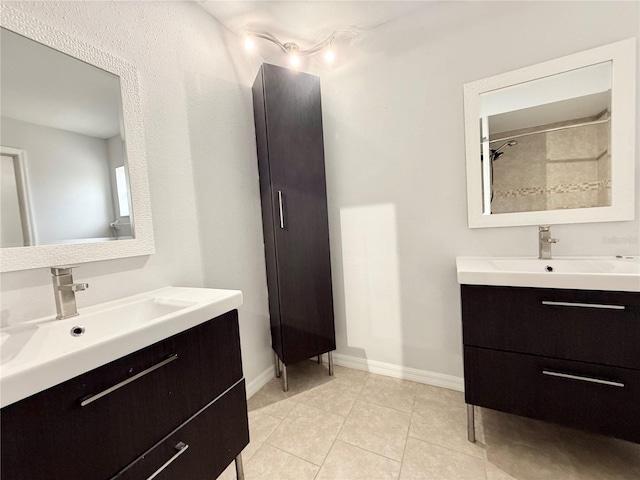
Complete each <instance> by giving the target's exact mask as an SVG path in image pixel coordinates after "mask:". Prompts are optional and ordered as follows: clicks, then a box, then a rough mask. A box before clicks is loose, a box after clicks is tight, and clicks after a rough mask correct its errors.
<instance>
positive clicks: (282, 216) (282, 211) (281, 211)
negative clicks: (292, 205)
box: [278, 190, 284, 228]
mask: <svg viewBox="0 0 640 480" xmlns="http://www.w3.org/2000/svg"><path fill="white" fill-rule="evenodd" d="M278 207H279V208H280V228H284V206H283V204H282V191H281V190H278Z"/></svg>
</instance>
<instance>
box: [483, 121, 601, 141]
mask: <svg viewBox="0 0 640 480" xmlns="http://www.w3.org/2000/svg"><path fill="white" fill-rule="evenodd" d="M610 120H611V116H609V117H607V118H605V119H604V120H593V121H592V122H586V123H578V124H576V125H565V126H564V127H554V128H546V129H544V130H537V131H535V132H528V133H520V134H518V135H511V136H509V137H502V138H496V139H495V140H489V139H488V138H483V139H482V143H485V142H489V143H495V142H504V141H505V140H511V139H512V138H520V137H528V136H529V135H537V134H538V133H547V132H556V131H558V130H566V129H567V128H578V127H586V126H588V125H597V124H599V123H607V122H608V121H610Z"/></svg>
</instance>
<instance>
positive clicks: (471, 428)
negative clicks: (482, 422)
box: [467, 404, 476, 443]
mask: <svg viewBox="0 0 640 480" xmlns="http://www.w3.org/2000/svg"><path fill="white" fill-rule="evenodd" d="M467 439H468V440H469V441H470V442H471V443H476V423H475V412H474V411H473V405H469V404H467Z"/></svg>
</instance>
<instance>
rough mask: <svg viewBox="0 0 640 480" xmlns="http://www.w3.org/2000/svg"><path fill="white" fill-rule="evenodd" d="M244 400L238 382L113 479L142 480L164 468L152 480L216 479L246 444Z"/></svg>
mask: <svg viewBox="0 0 640 480" xmlns="http://www.w3.org/2000/svg"><path fill="white" fill-rule="evenodd" d="M245 399H246V392H245V384H244V380H242V381H241V382H239V383H238V384H236V386H235V387H233V388H232V389H231V390H230V391H229V392H227V393H226V394H225V395H223V396H222V397H220V398H219V399H217V400H216V401H215V402H213V403H212V404H211V405H209V406H208V407H207V408H206V409H205V410H203V411H202V412H201V413H199V414H198V415H196V416H195V417H193V418H192V419H191V420H189V421H188V422H187V423H186V424H185V425H183V426H182V427H180V428H179V429H178V430H176V431H175V432H174V433H172V434H170V435H169V436H168V437H166V438H165V439H163V440H162V441H161V442H159V443H158V444H157V445H155V446H154V448H153V449H151V450H150V451H148V452H146V453H145V455H144V456H142V457H141V458H140V459H138V460H136V461H135V462H134V463H133V464H131V465H129V466H128V467H127V468H126V469H125V470H123V471H122V472H120V473H119V474H117V475H115V476H114V477H113V480H116V479H117V480H144V479H147V478H149V477H150V476H151V475H153V474H154V473H156V472H157V471H158V470H159V469H161V467H163V466H165V465H166V467H165V468H164V469H162V471H161V473H159V474H158V475H157V476H156V477H154V479H155V480H182V479H184V480H213V479H214V478H217V477H218V476H219V475H220V474H221V473H222V472H223V471H224V470H225V468H227V466H228V465H229V464H230V463H231V462H232V461H233V459H234V458H235V456H236V455H237V454H238V452H240V451H242V449H243V448H244V447H245V446H246V445H247V444H248V443H249V430H248V428H249V427H248V421H247V408H246V404H245ZM170 460H172V461H171V462H170V463H168V462H169V461H170ZM167 463H168V465H167Z"/></svg>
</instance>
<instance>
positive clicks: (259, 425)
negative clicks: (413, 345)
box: [221, 361, 640, 480]
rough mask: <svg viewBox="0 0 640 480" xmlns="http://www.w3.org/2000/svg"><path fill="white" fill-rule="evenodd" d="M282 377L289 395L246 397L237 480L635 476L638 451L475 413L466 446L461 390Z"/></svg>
mask: <svg viewBox="0 0 640 480" xmlns="http://www.w3.org/2000/svg"><path fill="white" fill-rule="evenodd" d="M288 373H289V388H290V389H289V392H287V393H284V392H283V391H282V386H281V380H280V379H275V378H274V379H273V380H272V381H270V382H269V383H268V384H267V385H265V386H264V387H263V388H262V389H261V390H260V391H259V392H258V393H256V394H255V395H254V396H253V397H252V398H251V399H250V400H249V428H250V437H251V443H250V444H249V445H248V446H247V447H246V448H245V450H244V452H243V453H242V456H243V461H244V470H245V478H246V480H253V479H259V480H286V479H291V480H306V479H309V480H312V479H318V480H320V479H322V480H327V479H341V480H346V479H363V480H376V479H398V478H399V479H425V480H445V479H446V480H449V479H450V480H466V479H469V480H478V479H479V480H514V479H515V480H547V479H549V480H578V479H580V480H583V479H584V480H613V479H616V480H638V479H640V445H636V444H633V443H629V442H624V441H621V440H615V439H611V438H606V437H602V436H599V435H592V434H587V433H584V432H581V431H577V430H573V429H569V428H564V427H559V426H556V425H551V424H547V423H544V422H538V421H535V420H530V419H526V418H521V417H517V416H514V415H509V414H505V413H500V412H495V411H492V410H487V409H480V408H476V432H477V433H476V436H477V443H476V444H471V443H469V442H468V441H467V437H466V436H467V432H466V408H465V403H464V398H463V394H462V393H460V392H456V391H453V390H446V389H442V388H437V387H431V386H428V385H422V384H418V383H414V382H409V381H405V380H398V379H394V378H389V377H384V376H380V375H374V374H369V373H366V372H362V371H359V370H352V369H348V368H343V367H339V366H336V367H335V375H334V376H333V377H329V376H328V375H327V368H326V365H318V364H317V363H315V362H311V361H309V362H302V363H300V364H297V365H292V366H290V367H289V368H288ZM221 478H222V479H225V480H227V479H233V478H235V469H234V468H233V463H232V464H231V466H230V468H228V469H227V470H226V471H225V472H224V473H223V475H222V476H221Z"/></svg>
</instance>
